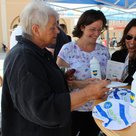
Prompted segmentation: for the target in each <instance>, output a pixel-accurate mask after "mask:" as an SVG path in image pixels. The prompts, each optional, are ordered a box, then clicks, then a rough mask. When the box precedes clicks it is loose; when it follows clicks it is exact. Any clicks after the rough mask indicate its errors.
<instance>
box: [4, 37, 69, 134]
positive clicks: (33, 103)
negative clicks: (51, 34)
mask: <svg viewBox="0 0 136 136" xmlns="http://www.w3.org/2000/svg"><path fill="white" fill-rule="evenodd" d="M68 91H69V90H68V87H67V84H66V82H65V80H64V77H63V74H62V72H61V71H60V69H59V68H58V66H57V65H56V63H55V62H54V60H53V59H52V55H51V54H50V53H49V52H48V51H47V50H46V49H40V48H39V47H38V46H36V45H35V44H34V43H32V42H31V41H29V40H27V39H25V38H22V37H21V38H19V42H18V44H17V45H16V46H15V47H14V48H12V49H11V51H10V52H9V54H8V55H7V57H6V59H5V63H4V82H3V90H2V136H70V130H71V112H70V95H69V92H68Z"/></svg>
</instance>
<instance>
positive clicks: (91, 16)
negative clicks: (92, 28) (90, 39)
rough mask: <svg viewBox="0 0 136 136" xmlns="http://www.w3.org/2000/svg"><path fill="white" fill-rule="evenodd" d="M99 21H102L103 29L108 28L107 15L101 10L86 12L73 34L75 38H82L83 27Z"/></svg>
mask: <svg viewBox="0 0 136 136" xmlns="http://www.w3.org/2000/svg"><path fill="white" fill-rule="evenodd" d="M98 20H102V22H103V29H106V28H107V26H106V25H107V20H106V18H105V15H104V14H103V13H102V12H101V11H100V10H93V9H91V10H87V11H85V12H84V13H83V14H82V15H81V16H80V18H79V20H78V22H77V25H76V26H75V28H74V30H73V32H72V34H73V37H78V38H80V37H81V36H82V34H83V32H82V31H81V26H86V25H89V24H92V23H94V22H96V21H98Z"/></svg>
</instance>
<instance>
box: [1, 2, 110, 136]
mask: <svg viewBox="0 0 136 136" xmlns="http://www.w3.org/2000/svg"><path fill="white" fill-rule="evenodd" d="M57 19H58V14H57V12H56V11H54V10H53V9H52V8H50V7H49V6H47V5H46V4H44V3H37V2H31V3H29V4H28V5H26V7H25V8H24V9H23V11H22V13H21V16H20V23H21V26H22V36H21V37H19V38H18V43H17V45H16V46H15V47H14V48H12V49H11V50H10V51H9V53H8V55H7V57H6V59H5V62H4V81H3V90H2V136H71V111H72V110H74V109H75V108H77V107H79V106H81V105H82V104H84V103H86V102H87V101H90V100H92V99H93V100H94V99H98V98H100V97H102V96H103V95H105V92H107V91H108V90H109V89H108V88H106V86H107V85H108V83H109V82H108V81H100V82H96V83H95V84H91V83H90V84H88V85H87V86H86V87H84V88H82V89H81V90H80V91H79V92H74V93H70V91H69V89H68V86H67V82H66V80H65V78H64V75H63V73H62V71H61V70H60V69H59V67H58V66H57V65H56V63H55V61H54V59H53V57H52V55H51V53H50V52H49V51H48V50H47V49H46V47H47V46H48V45H51V44H55V43H56V38H57V34H58V33H59V30H58V26H57ZM90 131H91V130H90Z"/></svg>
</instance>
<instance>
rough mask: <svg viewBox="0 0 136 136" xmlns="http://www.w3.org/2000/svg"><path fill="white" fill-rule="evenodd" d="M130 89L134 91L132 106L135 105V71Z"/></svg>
mask: <svg viewBox="0 0 136 136" xmlns="http://www.w3.org/2000/svg"><path fill="white" fill-rule="evenodd" d="M131 91H132V92H133V93H134V96H133V102H132V103H131V105H132V106H134V107H136V72H135V73H134V75H133V81H132V84H131Z"/></svg>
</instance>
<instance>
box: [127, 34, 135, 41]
mask: <svg viewBox="0 0 136 136" xmlns="http://www.w3.org/2000/svg"><path fill="white" fill-rule="evenodd" d="M132 39H134V40H135V41H136V37H133V36H131V35H127V36H126V40H132Z"/></svg>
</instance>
